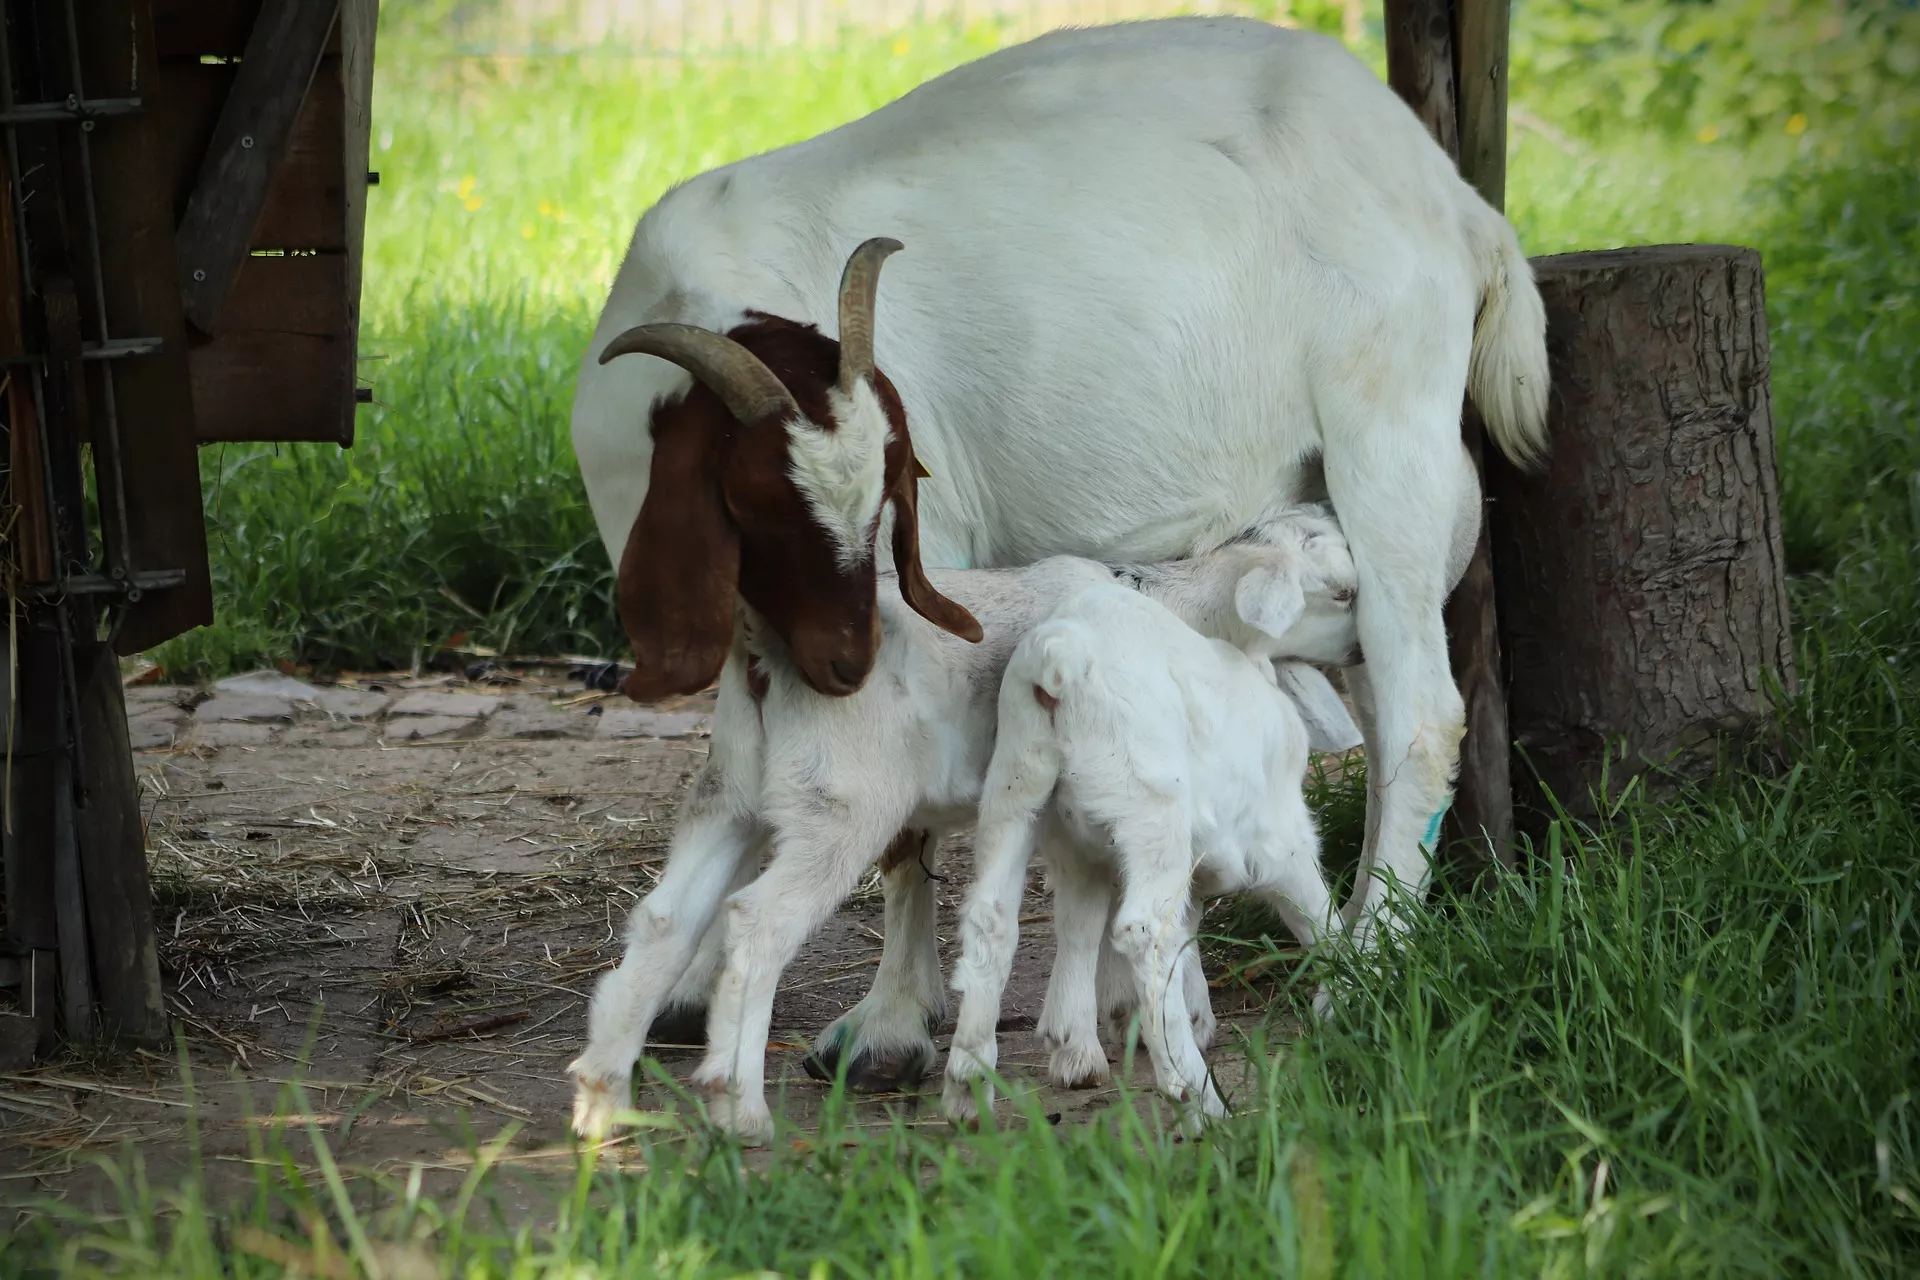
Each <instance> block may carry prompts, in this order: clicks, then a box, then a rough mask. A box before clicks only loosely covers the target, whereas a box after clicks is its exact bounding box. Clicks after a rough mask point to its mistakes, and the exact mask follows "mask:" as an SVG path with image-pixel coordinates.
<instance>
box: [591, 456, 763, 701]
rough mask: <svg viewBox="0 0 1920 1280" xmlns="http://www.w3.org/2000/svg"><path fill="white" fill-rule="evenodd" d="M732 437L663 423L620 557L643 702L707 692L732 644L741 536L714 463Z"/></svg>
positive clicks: (629, 690) (633, 686)
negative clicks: (643, 495)
mask: <svg viewBox="0 0 1920 1280" xmlns="http://www.w3.org/2000/svg"><path fill="white" fill-rule="evenodd" d="M724 440H725V437H724V435H723V433H721V432H719V431H715V430H713V429H712V425H711V424H707V423H702V422H698V421H690V422H663V423H662V424H661V429H660V431H659V432H658V433H657V434H656V436H655V438H654V442H653V469H652V473H651V476H650V478H649V479H648V481H647V498H646V501H645V502H644V503H642V504H641V506H640V517H639V519H637V520H635V521H634V522H633V531H632V532H631V533H629V534H628V535H627V548H626V550H625V551H624V552H622V553H621V556H620V586H619V590H620V625H621V626H622V627H624V628H625V629H626V633H627V639H628V640H629V641H631V642H632V644H633V658H634V670H633V674H632V675H630V676H628V677H627V680H626V683H625V684H624V685H623V686H622V688H623V689H624V690H625V691H626V695H627V696H628V697H629V698H632V699H633V700H634V701H636V702H651V701H653V700H654V699H656V698H666V697H671V696H673V695H675V694H683V693H698V692H699V691H700V690H702V689H704V688H706V687H707V686H708V685H709V684H712V683H713V681H714V678H715V677H716V676H718V675H719V674H720V668H721V667H722V666H723V665H725V663H726V660H727V650H728V649H729V648H730V647H731V645H732V642H733V621H734V595H735V592H736V591H737V590H738V585H739V580H740V535H739V533H738V532H737V531H736V530H735V529H734V527H733V522H732V521H731V520H730V519H728V517H727V511H726V504H725V501H724V500H723V498H722V497H721V493H720V477H719V469H718V467H717V466H716V465H715V464H716V461H717V454H718V450H719V449H720V447H721V446H722V444H723V443H724Z"/></svg>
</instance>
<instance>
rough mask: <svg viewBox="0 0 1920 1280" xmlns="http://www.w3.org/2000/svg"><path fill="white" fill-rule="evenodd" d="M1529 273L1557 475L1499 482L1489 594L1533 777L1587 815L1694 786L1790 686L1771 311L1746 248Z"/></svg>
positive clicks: (1494, 487) (1706, 247)
mask: <svg viewBox="0 0 1920 1280" xmlns="http://www.w3.org/2000/svg"><path fill="white" fill-rule="evenodd" d="M1534 269H1535V272H1536V275H1537V278H1538V279H1539V282H1540V291H1541V293H1542V295H1543V296H1544V297H1545V299H1546V304H1547V333H1548V345H1549V348H1550V351H1551V356H1552V360H1553V401H1552V409H1551V428H1552V432H1553V455H1552V458H1551V460H1550V462H1549V465H1548V469H1547V472H1546V474H1545V475H1544V476H1529V477H1525V478H1516V477H1514V476H1512V475H1511V474H1509V473H1502V472H1496V473H1495V474H1494V475H1492V476H1490V477H1489V479H1490V481H1491V492H1492V497H1493V520H1492V527H1493V542H1494V550H1495V562H1494V563H1495V568H1496V575H1495V576H1496V580H1497V582H1498V585H1499V592H1500V622H1501V629H1502V631H1503V633H1504V635H1505V639H1506V652H1507V658H1508V663H1509V671H1510V681H1509V690H1510V692H1509V697H1510V705H1511V709H1512V715H1513V729H1514V735H1515V738H1516V741H1517V743H1518V747H1519V750H1520V752H1521V753H1522V761H1521V762H1520V768H1521V769H1522V770H1523V771H1527V772H1523V774H1522V776H1523V777H1527V776H1528V772H1536V773H1537V774H1538V778H1539V782H1540V783H1542V784H1544V785H1545V786H1547V787H1548V788H1550V789H1551V790H1552V792H1553V794H1554V796H1555V797H1556V798H1557V799H1558V800H1559V801H1560V803H1561V804H1563V805H1565V806H1566V807H1567V808H1568V809H1569V810H1571V811H1572V812H1574V813H1586V812H1590V811H1591V805H1590V797H1591V795H1592V792H1593V788H1594V787H1595V786H1596V785H1597V784H1598V783H1599V782H1600V780H1601V774H1602V771H1603V769H1604V771H1605V773H1606V775H1607V781H1608V785H1609V790H1610V792H1616V793H1617V791H1618V790H1619V788H1620V787H1621V786H1622V785H1624V784H1625V783H1626V782H1627V781H1628V780H1630V779H1632V778H1634V777H1637V776H1640V775H1642V774H1644V773H1646V772H1647V771H1648V770H1649V769H1654V768H1657V769H1662V770H1665V771H1669V772H1671V773H1674V774H1679V775H1681V776H1687V775H1694V776H1697V775H1699V774H1700V773H1702V772H1703V771H1705V770H1708V769H1710V768H1712V766H1713V764H1714V763H1715V761H1716V759H1717V757H1718V752H1719V750H1720V741H1721V740H1722V739H1724V738H1728V737H1731V738H1736V739H1737V738H1740V737H1744V736H1746V735H1748V734H1751V733H1754V732H1755V731H1757V730H1761V729H1763V728H1764V726H1765V725H1766V724H1767V722H1768V717H1769V710H1770V706H1769V697H1768V694H1769V689H1768V683H1769V679H1770V677H1778V678H1779V679H1780V680H1781V681H1782V683H1783V684H1784V685H1785V686H1786V687H1788V688H1791V687H1792V685H1793V679H1794V676H1793V645H1792V637H1791V635H1790V633H1789V630H1788V625H1787V596H1786V584H1785V577H1784V573H1783V563H1782V553H1781V546H1780V501H1779V481H1778V476H1777V473H1776V470H1775V460H1774V446H1773V408H1772V398H1771V394H1770V391H1769V388H1768V347H1767V319H1766V299H1765V295H1764V288H1763V283H1762V277H1761V270H1760V255H1759V254H1758V253H1757V252H1755V251H1754V250H1752V249H1743V248H1737V247H1734V246H1731V245H1713V244H1695V245H1659V246H1654V247H1650V248H1642V249H1619V250H1611V251H1606V252H1599V253H1570V254H1564V255H1561V256H1558V257H1551V258H1541V259H1537V260H1536V261H1535V263H1534ZM1527 793H1531V794H1534V795H1538V794H1539V793H1538V791H1537V788H1536V786H1535V785H1534V784H1533V783H1532V781H1531V779H1529V781H1528V782H1527V783H1526V784H1525V786H1524V788H1523V794H1527ZM1541 804H1542V807H1544V797H1542V799H1541Z"/></svg>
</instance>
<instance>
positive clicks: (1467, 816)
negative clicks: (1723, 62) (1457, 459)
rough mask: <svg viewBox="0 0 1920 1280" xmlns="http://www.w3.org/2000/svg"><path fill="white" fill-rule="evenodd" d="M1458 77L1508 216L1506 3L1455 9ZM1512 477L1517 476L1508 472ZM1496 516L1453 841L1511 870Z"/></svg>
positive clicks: (1463, 651)
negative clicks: (1477, 849) (1473, 845)
mask: <svg viewBox="0 0 1920 1280" xmlns="http://www.w3.org/2000/svg"><path fill="white" fill-rule="evenodd" d="M1454 5H1455V8H1454V39H1455V46H1454V69H1455V77H1456V78H1455V85H1456V91H1457V92H1458V94H1459V99H1458V103H1459V144H1458V145H1459V152H1458V155H1459V160H1460V176H1461V177H1463V178H1465V179H1466V180H1467V182H1468V183H1469V184H1471V185H1472V186H1473V188H1474V189H1475V190H1476V191H1478V192H1479V193H1480V197H1481V199H1483V200H1485V201H1486V202H1487V203H1488V204H1490V205H1492V206H1493V207H1494V208H1496V209H1502V208H1504V207H1505V198H1506V181H1507V179H1506V175H1507V25H1508V13H1507V6H1508V0H1454ZM1485 437H1486V432H1485V428H1484V427H1483V425H1482V423H1481V421H1480V415H1479V414H1478V413H1476V412H1474V411H1473V410H1472V409H1471V407H1469V409H1468V411H1467V413H1466V414H1465V416H1464V417H1463V418H1462V419H1461V440H1462V442H1463V443H1464V444H1465V446H1466V449H1467V453H1468V454H1469V455H1470V456H1471V457H1472V458H1473V463H1474V466H1475V467H1476V468H1477V469H1478V470H1479V472H1480V491H1481V492H1482V493H1483V494H1484V493H1485V492H1486V491H1487V469H1488V467H1489V466H1501V467H1505V466H1506V464H1505V463H1504V462H1503V461H1502V460H1500V459H1498V458H1491V457H1489V456H1488V451H1487V448H1486V438H1485ZM1507 470H1508V471H1511V468H1510V467H1508V468H1507ZM1489 519H1490V516H1489V515H1488V514H1485V508H1483V515H1482V518H1481V521H1480V539H1479V541H1478V542H1476V543H1475V544H1474V548H1473V559H1472V560H1471V561H1469V562H1468V564H1467V572H1466V576H1465V577H1463V578H1462V579H1461V580H1460V584H1459V585H1458V586H1457V587H1455V588H1454V591H1453V595H1452V596H1451V597H1450V598H1449V599H1448V601H1447V609H1446V623H1447V635H1448V652H1449V656H1450V658H1451V660H1452V666H1453V673H1454V680H1455V682H1456V683H1457V684H1458V685H1459V687H1460V696H1461V698H1462V699H1463V700H1464V701H1465V703H1466V709H1467V735H1466V737H1465V738H1464V739H1463V740H1462V741H1461V743H1460V782H1459V785H1458V787H1457V788H1456V790H1455V799H1454V807H1453V812H1452V814H1451V815H1449V822H1450V823H1451V827H1450V831H1449V834H1450V835H1451V836H1452V837H1453V838H1456V839H1458V838H1464V839H1467V840H1469V841H1472V842H1474V843H1476V844H1479V845H1480V846H1481V847H1483V848H1485V849H1487V851H1488V852H1489V853H1491V854H1492V855H1493V857H1494V858H1495V859H1497V860H1499V861H1501V862H1504V863H1509V864H1510V863H1511V861H1512V857H1513V771H1512V770H1513V765H1512V761H1513V738H1512V733H1511V727H1510V725H1509V724H1508V720H1507V684H1506V668H1505V663H1504V661H1503V657H1502V654H1501V651H1500V619H1499V614H1498V609H1497V607H1496V603H1495V585H1494V584H1495V577H1494V562H1493V539H1492V536H1491V533H1490V529H1489Z"/></svg>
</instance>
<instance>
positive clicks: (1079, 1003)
mask: <svg viewBox="0 0 1920 1280" xmlns="http://www.w3.org/2000/svg"><path fill="white" fill-rule="evenodd" d="M1044 823H1045V826H1044V828H1043V832H1042V836H1041V843H1042V847H1043V850H1044V854H1045V857H1046V861H1047V868H1048V872H1049V875H1048V879H1049V880H1051V881H1052V886H1053V937H1054V951H1053V972H1052V973H1051V974H1050V975H1049V976H1048V978H1047V1000H1046V1004H1045V1005H1044V1006H1042V1008H1041V1011H1040V1023H1039V1026H1038V1027H1037V1028H1036V1030H1037V1031H1038V1033H1039V1036H1040V1041H1041V1043H1042V1044H1044V1045H1046V1047H1047V1050H1048V1058H1047V1079H1049V1080H1050V1081H1052V1082H1053V1083H1054V1084H1055V1085H1056V1086H1058V1087H1059V1088H1062V1089H1091V1088H1094V1087H1096V1086H1098V1085H1103V1084H1105V1083H1106V1082H1107V1080H1108V1079H1109V1078H1110V1072H1109V1070H1108V1066H1107V1053H1106V1050H1105V1049H1103V1048H1102V1047H1101V1046H1100V987H1099V965H1100V961H1101V952H1102V949H1103V947H1104V946H1105V944H1106V936H1107V917H1108V915H1109V914H1110V913H1111V911H1112V907H1113V871H1112V868H1111V867H1109V866H1106V865H1103V864H1101V863H1099V862H1097V861H1095V860H1094V859H1092V858H1090V857H1088V855H1087V851H1086V850H1085V849H1083V848H1081V847H1080V846H1079V845H1078V843H1077V842H1075V841H1074V840H1073V838H1072V837H1071V836H1070V835H1068V834H1067V832H1066V831H1065V830H1063V829H1062V828H1061V826H1060V824H1059V822H1058V821H1057V820H1056V819H1054V818H1053V817H1052V816H1051V815H1050V814H1049V815H1048V816H1047V818H1046V819H1044Z"/></svg>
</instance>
